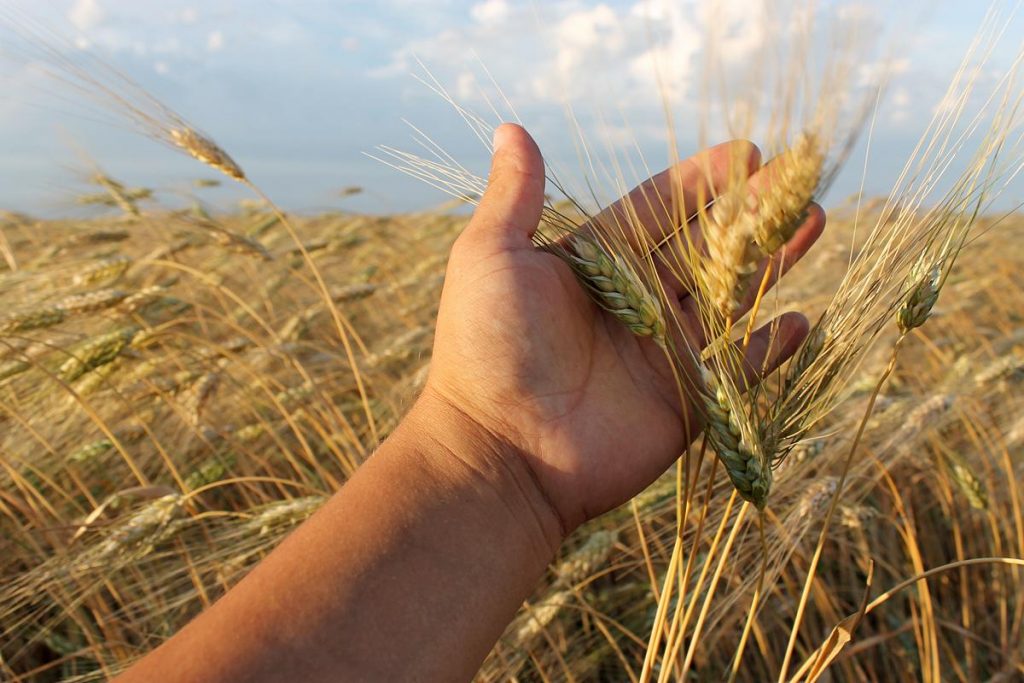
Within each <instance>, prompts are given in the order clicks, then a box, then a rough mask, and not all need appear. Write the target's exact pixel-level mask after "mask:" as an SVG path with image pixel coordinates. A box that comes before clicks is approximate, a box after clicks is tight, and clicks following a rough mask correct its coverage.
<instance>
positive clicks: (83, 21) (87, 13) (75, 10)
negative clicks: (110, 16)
mask: <svg viewBox="0 0 1024 683" xmlns="http://www.w3.org/2000/svg"><path fill="white" fill-rule="evenodd" d="M103 17H104V12H103V8H102V7H100V3H99V2H98V1H97V0H75V4H74V5H72V6H71V9H70V10H68V21H70V22H71V24H72V25H73V26H74V27H75V28H77V29H78V30H79V31H87V30H89V29H91V28H93V27H95V26H96V25H97V24H99V23H100V22H101V21H103Z"/></svg>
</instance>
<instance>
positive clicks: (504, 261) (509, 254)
mask: <svg viewBox="0 0 1024 683" xmlns="http://www.w3.org/2000/svg"><path fill="white" fill-rule="evenodd" d="M659 179H661V180H664V179H663V178H662V177H661V176H658V177H656V178H655V179H652V181H649V182H650V183H654V182H657V181H658V180H659ZM494 182H495V181H494V179H493V178H492V184H493V183H494ZM541 187H542V185H541ZM489 191H490V190H489ZM637 191H644V192H646V191H650V186H649V184H648V185H647V186H641V188H638V190H637ZM516 199H517V203H514V204H512V206H513V207H518V206H519V205H521V204H522V202H524V201H526V200H522V199H519V198H516ZM613 208H614V207H613ZM537 211H538V212H539V208H538V209H537ZM482 214H483V215H482ZM498 218H499V220H501V217H500V216H499V217H498ZM487 219H489V217H488V216H487V215H486V212H485V211H484V208H483V207H481V209H480V210H478V213H477V215H476V216H475V217H474V221H473V223H474V224H476V223H478V222H484V221H485V220H487ZM513 219H515V217H513ZM505 220H508V219H505ZM522 220H523V224H524V225H530V222H531V221H532V226H536V218H533V217H532V216H530V215H527V216H526V218H524V219H522ZM513 222H514V220H513ZM474 224H471V225H470V227H469V228H467V235H464V236H463V238H460V240H459V243H457V244H456V247H455V249H454V250H453V252H452V257H451V260H450V263H449V270H448V277H447V279H446V283H445V291H444V294H443V296H442V302H441V308H440V313H439V316H438V328H437V338H438V340H441V339H443V340H444V343H437V344H436V345H435V358H434V367H435V368H436V369H437V370H436V371H435V372H434V373H433V374H432V376H431V383H430V384H429V385H428V386H431V387H432V388H433V389H434V390H437V391H439V392H440V393H442V394H444V395H445V396H446V397H447V398H448V399H449V400H450V401H453V402H455V403H457V404H458V405H459V406H460V407H461V408H462V409H463V410H464V411H465V412H468V413H470V416H471V417H472V418H473V419H475V420H477V421H479V422H480V423H481V424H482V425H484V426H485V427H486V428H488V429H489V430H490V431H492V432H493V433H497V434H505V435H511V436H510V437H509V438H511V439H512V440H513V441H514V443H513V444H512V445H513V446H515V447H516V449H517V450H518V451H519V452H521V453H523V454H525V456H524V457H525V458H526V459H527V464H528V465H529V467H530V469H531V470H532V472H533V473H534V475H535V476H536V478H537V480H538V483H539V484H540V485H541V487H542V489H543V490H544V491H545V492H546V493H547V495H548V498H549V499H550V500H552V501H553V502H554V504H555V505H556V506H557V508H558V511H559V513H560V514H561V515H562V518H563V520H564V521H565V522H566V524H567V525H569V526H573V525H575V524H577V523H580V522H582V521H584V520H586V519H589V518H591V517H593V516H596V515H597V514H600V513H601V512H604V511H606V510H608V509H610V508H612V507H614V506H616V505H618V504H620V503H622V502H624V501H625V500H628V499H629V498H630V497H631V496H633V495H635V494H636V493H638V492H639V491H640V490H642V489H643V488H644V487H645V486H647V485H648V484H649V483H651V482H652V481H653V480H654V479H655V478H657V477H658V475H659V474H661V473H662V472H664V471H665V469H667V468H668V467H669V465H670V464H671V463H672V462H673V460H674V459H675V458H677V457H678V456H679V455H680V453H681V452H682V451H683V449H684V448H685V447H686V446H687V445H688V443H689V441H690V438H691V437H692V436H693V435H695V434H696V433H697V430H698V429H699V425H697V424H695V422H696V411H695V410H694V405H693V402H692V399H691V398H690V397H688V396H686V395H685V393H681V390H680V388H679V383H678V382H677V380H676V378H675V377H674V376H673V373H672V368H671V367H670V365H669V363H668V362H667V360H666V358H665V355H664V352H663V351H662V350H661V349H660V348H659V347H658V346H657V345H656V344H655V343H654V342H652V341H651V340H649V339H645V338H641V337H637V336H636V335H634V334H633V333H632V332H631V331H630V330H629V329H628V328H626V327H625V326H624V325H622V324H621V323H620V322H619V321H617V320H616V319H614V318H613V317H612V316H610V315H609V314H607V313H606V312H604V311H603V310H602V309H600V308H599V307H598V306H597V305H595V304H594V302H593V301H592V300H591V298H590V297H589V296H588V295H587V294H586V292H585V291H584V290H583V288H582V287H580V285H579V283H578V282H577V280H576V277H575V275H574V274H573V272H572V270H571V269H570V268H569V267H568V266H566V265H565V263H563V262H562V261H561V260H560V259H559V258H558V257H556V256H554V255H552V254H550V253H547V252H544V251H539V250H536V249H534V248H533V246H532V244H531V242H530V240H529V232H532V227H531V228H528V229H527V230H526V231H524V233H523V234H522V235H515V234H511V235H508V234H506V235H505V237H503V238H502V239H500V240H494V239H493V238H489V239H487V240H484V239H482V238H481V237H480V236H479V235H478V232H479V231H478V229H477V228H476V227H475V225H474ZM822 224H823V217H822V216H821V215H820V214H814V215H813V216H812V218H810V219H809V220H808V223H807V224H805V226H804V227H803V228H801V230H800V231H798V233H797V236H796V237H794V240H793V242H791V246H792V247H793V248H792V249H791V250H790V254H789V257H788V258H787V259H786V260H785V261H784V262H782V263H780V264H779V267H778V268H777V269H776V272H781V271H784V270H785V268H786V267H787V265H788V264H789V263H791V262H793V261H795V260H796V259H797V258H799V257H800V255H802V254H803V252H804V251H806V249H807V248H808V247H809V246H810V244H811V243H813V241H814V239H815V238H816V237H817V235H818V234H819V233H820V230H821V227H822ZM506 229H507V226H506ZM662 284H663V285H664V287H665V291H667V292H668V293H670V295H671V294H675V296H673V297H671V299H672V301H671V304H670V306H671V307H672V310H671V311H669V314H670V315H672V316H673V317H674V318H675V319H676V320H677V321H678V323H679V325H680V326H681V328H682V329H683V330H684V332H685V333H686V334H687V338H689V339H698V340H699V339H702V338H703V333H702V331H701V330H700V325H699V321H698V320H697V319H696V316H692V315H687V313H686V312H685V310H686V309H687V308H688V307H687V306H686V305H685V299H686V296H687V294H686V292H685V291H683V290H682V288H681V286H680V283H679V282H678V281H671V282H669V281H666V282H663V283H662ZM782 322H783V324H784V325H783V326H784V327H787V328H788V329H783V330H782V331H781V332H780V333H779V334H776V335H774V339H775V340H776V342H778V343H780V344H781V345H782V346H781V347H779V348H777V349H775V350H774V351H772V352H770V350H769V339H770V338H772V335H771V334H770V333H769V332H768V330H764V331H763V332H762V333H761V334H758V335H755V339H754V341H753V342H752V343H751V346H750V350H749V353H750V354H751V359H752V360H753V361H754V363H753V364H754V366H755V367H765V366H768V365H771V363H777V362H780V361H781V360H783V359H784V358H785V357H786V356H787V355H788V354H789V353H791V352H792V351H793V349H794V348H795V346H796V344H798V343H799V337H801V336H802V333H803V330H802V328H803V326H804V324H805V323H803V322H802V318H800V319H799V320H797V319H796V318H792V317H786V316H784V317H783V319H782ZM779 340H781V341H779ZM770 353H771V355H772V356H774V357H773V358H772V359H771V361H770V362H767V363H766V362H764V361H765V359H766V358H767V357H768V356H769V354H770Z"/></svg>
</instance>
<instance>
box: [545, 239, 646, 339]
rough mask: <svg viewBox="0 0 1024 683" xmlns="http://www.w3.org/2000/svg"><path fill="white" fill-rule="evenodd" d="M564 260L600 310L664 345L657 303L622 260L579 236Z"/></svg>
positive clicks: (640, 334) (594, 241) (595, 243)
mask: <svg viewBox="0 0 1024 683" xmlns="http://www.w3.org/2000/svg"><path fill="white" fill-rule="evenodd" d="M564 258H565V259H566V260H567V261H568V263H569V265H570V266H571V267H572V269H573V271H575V273H576V275H577V277H578V278H579V279H580V281H581V282H582V283H583V285H584V286H585V287H586V289H587V291H589V292H590V294H591V295H592V296H593V297H594V299H595V300H596V301H597V303H598V304H599V305H600V306H601V307H602V308H604V309H605V310H607V311H608V312H609V313H611V314H612V315H613V316H615V317H616V318H617V319H618V320H619V321H621V322H622V323H623V324H624V325H625V326H626V327H628V328H629V329H630V330H632V331H633V332H634V333H635V334H637V335H639V336H641V337H650V338H651V339H653V340H654V341H656V342H657V343H658V344H660V345H661V346H665V343H666V340H665V318H664V314H663V311H662V307H661V302H660V301H659V300H658V298H657V297H656V296H655V295H654V294H653V293H652V292H651V291H650V289H649V288H648V287H647V286H646V285H645V284H644V282H643V281H642V280H641V279H640V277H639V276H638V275H637V273H636V271H635V270H634V269H633V268H631V267H630V266H629V265H628V264H627V263H626V262H625V261H624V260H623V259H622V258H620V257H618V256H613V255H612V254H610V253H608V251H606V250H605V249H604V248H603V247H602V246H601V245H600V244H599V243H598V242H597V241H596V240H594V239H592V238H590V237H586V236H583V235H577V236H575V237H574V238H573V239H572V251H571V252H569V253H567V254H566V255H565V256H564Z"/></svg>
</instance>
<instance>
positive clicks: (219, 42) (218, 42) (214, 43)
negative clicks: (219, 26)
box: [206, 31, 224, 52]
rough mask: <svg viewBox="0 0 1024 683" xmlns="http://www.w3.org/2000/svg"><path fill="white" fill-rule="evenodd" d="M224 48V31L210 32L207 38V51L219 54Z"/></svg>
mask: <svg viewBox="0 0 1024 683" xmlns="http://www.w3.org/2000/svg"><path fill="white" fill-rule="evenodd" d="M223 48H224V33H223V32H222V31H210V33H209V34H208V35H207V36H206V49H207V50H209V51H210V52H218V51H220V50H222V49H223Z"/></svg>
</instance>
